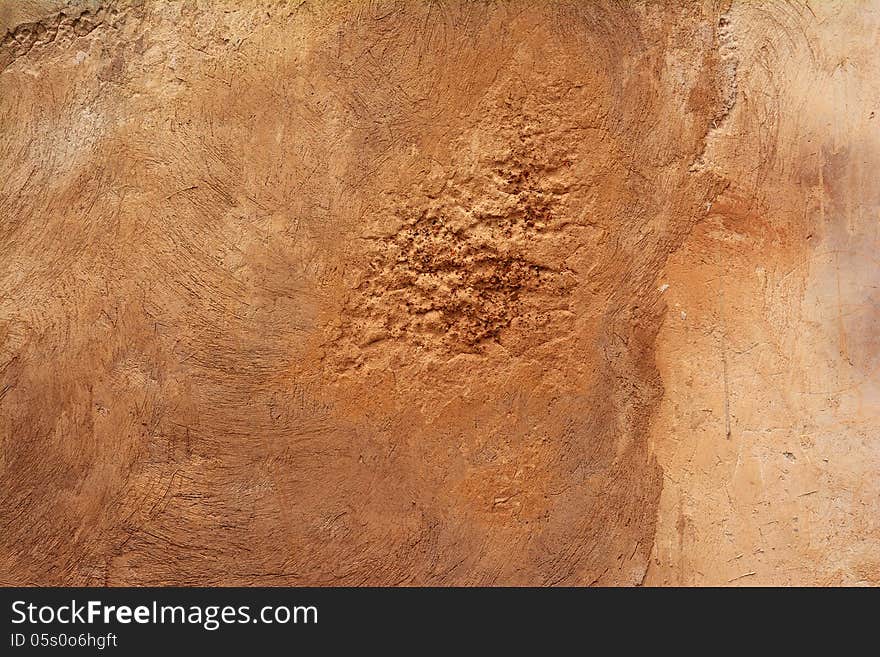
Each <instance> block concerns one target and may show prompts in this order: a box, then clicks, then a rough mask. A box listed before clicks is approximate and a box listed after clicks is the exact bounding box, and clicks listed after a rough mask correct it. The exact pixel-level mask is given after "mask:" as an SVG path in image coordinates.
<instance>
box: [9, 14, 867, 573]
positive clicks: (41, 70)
mask: <svg viewBox="0 0 880 657" xmlns="http://www.w3.org/2000/svg"><path fill="white" fill-rule="evenodd" d="M878 25H880V12H878V7H877V4H876V3H875V2H868V1H867V0H866V1H863V2H860V3H842V4H833V3H827V4H823V5H822V6H821V7H816V6H811V5H809V4H807V3H806V2H800V3H799V2H794V1H792V2H781V1H777V2H768V3H764V4H762V5H761V6H758V5H757V4H755V3H747V2H736V1H734V2H732V3H730V2H714V1H711V0H706V1H705V2H697V3H678V2H633V3H617V2H611V1H610V0H609V1H596V2H586V1H580V0H578V1H575V0H571V1H562V0H559V1H552V2H546V3H533V2H525V1H519V0H511V1H509V2H481V1H472V2H465V1H460V2H455V1H443V2H440V1H435V0H425V1H424V2H420V1H413V2H368V1H366V0H354V1H352V2H341V1H340V2H336V1H333V2H331V1H327V2H314V1H305V2H282V1H278V2H276V1H268V0H265V1H259V2H258V1H256V0H253V1H249V2H231V1H230V2H222V1H219V0H218V1H216V2H203V3H190V2H161V3H160V2H156V1H150V0H145V1H140V2H139V1H134V0H120V1H118V2H113V1H105V2H101V1H99V0H91V1H89V2H73V1H36V0H35V1H32V2H27V3H14V2H11V1H10V0H4V1H2V2H0V35H2V45H0V174H2V175H0V255H2V258H0V440H2V443H0V474H2V477H0V579H2V582H0V583H3V584H75V585H141V584H179V585H193V584H201V585H215V584H226V585H301V584H309V585H325V584H326V585H334V584H336V585H340V584H346V585H363V584H384V585H402V584H439V585H449V584H465V585H475V584H513V585H520V584H539V585H558V584H600V585H614V584H617V585H635V584H640V583H648V584H721V583H735V584H748V583H800V584H836V583H877V579H878V577H880V570H878V567H880V545H878V541H880V533H878V532H880V527H878V518H880V514H878V511H880V509H878V508H877V504H878V499H880V497H878V495H877V493H878V492H880V491H878V488H880V480H878V479H877V477H876V476H875V474H874V473H876V472H877V466H878V455H880V452H878V447H877V445H878V442H877V436H876V426H877V419H878V418H877V414H878V411H880V406H878V387H877V385H878V384H877V367H878V366H880V352H878V344H877V337H876V334H877V326H876V325H877V318H878V315H877V311H876V304H877V303H878V302H880V297H878V295H877V294H876V284H877V281H878V280H880V277H878V274H880V272H878V269H877V268H878V261H877V259H876V253H875V251H876V249H875V246H876V242H877V238H878V235H877V222H878V219H880V193H878V191H877V186H876V183H875V182H874V180H873V176H872V174H873V172H874V171H875V170H876V165H877V164H878V161H877V160H878V152H880V151H878V145H880V144H878V132H877V125H878V123H877V121H878V120H880V119H876V118H875V117H874V112H875V110H877V109H880V108H878V106H877V105H878V91H880V81H878V68H877V65H876V62H875V59H876V58H875V57H874V56H873V51H874V49H875V46H876V42H877V37H878V35H880V34H878ZM850 31H852V33H850ZM843 34H847V35H848V36H846V38H842V36H841V35H843Z"/></svg>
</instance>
